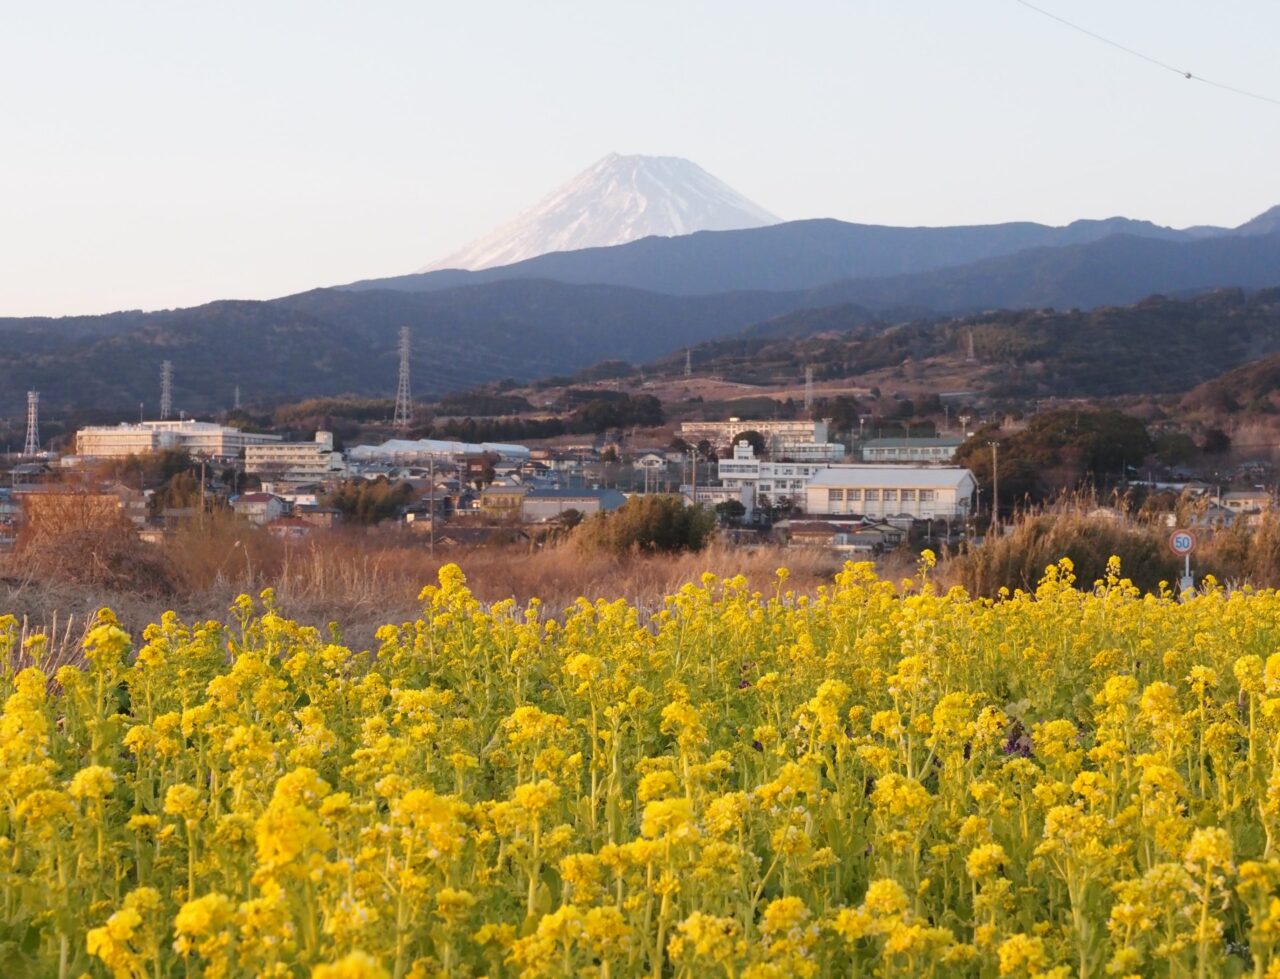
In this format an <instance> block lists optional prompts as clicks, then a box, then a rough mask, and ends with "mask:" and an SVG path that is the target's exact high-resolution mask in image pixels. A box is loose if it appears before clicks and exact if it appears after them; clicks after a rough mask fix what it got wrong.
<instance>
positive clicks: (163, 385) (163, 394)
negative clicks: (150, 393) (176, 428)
mask: <svg viewBox="0 0 1280 979" xmlns="http://www.w3.org/2000/svg"><path fill="white" fill-rule="evenodd" d="M171 414H173V361H172V360H166V361H165V362H164V363H163V364H161V365H160V420H161V421H168V419H169V416H170V415H171Z"/></svg>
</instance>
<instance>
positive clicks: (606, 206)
mask: <svg viewBox="0 0 1280 979" xmlns="http://www.w3.org/2000/svg"><path fill="white" fill-rule="evenodd" d="M777 222H778V218H776V217H774V216H773V215H772V214H770V213H769V212H768V211H766V210H764V209H763V208H761V207H758V206H757V205H755V204H753V203H752V202H751V201H749V200H747V199H746V198H745V197H743V196H742V195H741V194H739V193H738V192H737V191H735V190H734V189H733V188H732V187H729V186H728V185H727V184H725V183H722V182H721V181H720V180H717V179H716V178H715V177H713V176H712V175H711V174H709V173H707V171H706V170H703V169H702V167H700V166H698V165H697V164H696V163H692V162H691V161H689V160H685V159H682V158H680V157H678V156H621V155H619V154H617V153H610V154H609V155H608V156H606V157H605V158H604V159H602V160H600V161H599V162H597V163H595V164H594V165H593V166H591V167H589V168H588V169H586V170H584V171H583V172H582V173H580V174H578V176H576V177H574V178H573V179H572V180H571V181H569V182H568V183H567V184H565V185H564V186H563V187H561V188H560V189H559V190H556V191H554V192H553V193H551V194H550V195H548V196H547V197H545V198H543V199H542V200H541V201H540V202H538V203H537V204H536V205H534V206H533V207H531V208H530V209H529V210H527V211H525V212H524V213H522V214H520V215H519V216H518V217H516V219H515V220H514V221H512V222H511V223H509V224H506V225H504V226H503V227H501V228H498V229H496V230H495V231H491V232H490V233H489V234H487V235H485V236H484V237H483V238H480V239H478V240H476V241H474V242H472V243H471V244H469V245H467V246H466V247H465V248H463V249H462V250H461V251H458V252H455V253H454V254H452V255H449V256H448V257H446V258H444V259H442V260H440V261H439V262H436V263H434V264H432V265H430V266H428V267H427V268H426V269H423V270H422V271H424V272H426V271H431V270H433V269H443V268H462V269H484V268H492V267H494V266H498V265H510V264H511V263H512V262H519V261H521V260H523V259H526V258H533V257H534V256H535V255H544V254H546V253H547V252H559V251H569V250H572V249H575V248H595V247H599V246H605V245H621V244H624V243H626V242H628V241H635V240H636V239H637V238H645V237H648V236H649V235H663V236H674V235H687V234H691V233H693V232H694V231H725V230H730V229H733V228H758V227H761V226H763V225H766V224H776V223H777Z"/></svg>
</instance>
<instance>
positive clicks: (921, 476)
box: [809, 466, 973, 489]
mask: <svg viewBox="0 0 1280 979" xmlns="http://www.w3.org/2000/svg"><path fill="white" fill-rule="evenodd" d="M966 482H970V483H971V482H973V473H971V472H969V470H968V469H961V468H959V467H956V466H945V467H937V466H894V467H892V468H890V467H887V466H839V467H836V466H832V467H831V468H829V469H819V470H818V471H817V472H816V473H814V474H813V476H812V477H811V478H810V479H809V488H810V489H814V488H822V487H831V488H832V489H837V488H843V487H846V486H856V487H867V488H869V489H881V488H887V489H897V488H899V487H906V488H907V489H958V488H960V487H961V486H963V485H964V484H965V483H966Z"/></svg>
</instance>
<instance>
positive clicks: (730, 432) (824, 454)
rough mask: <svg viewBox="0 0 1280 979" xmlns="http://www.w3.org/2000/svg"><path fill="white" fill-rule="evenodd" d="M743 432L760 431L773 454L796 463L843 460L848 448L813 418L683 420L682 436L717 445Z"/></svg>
mask: <svg viewBox="0 0 1280 979" xmlns="http://www.w3.org/2000/svg"><path fill="white" fill-rule="evenodd" d="M742 432H759V433H760V434H761V435H762V436H763V437H764V441H765V446H766V448H767V449H768V452H769V455H770V456H772V457H773V458H775V459H793V460H795V461H796V462H839V461H840V460H841V459H843V458H844V456H845V448H844V446H843V445H841V444H840V443H839V442H829V441H827V439H828V435H829V429H828V426H827V423H826V422H825V421H821V420H812V419H785V420H773V421H750V420H745V421H744V420H743V419H741V418H730V419H729V420H728V421H724V422H681V424H680V437H681V438H682V439H684V440H685V441H686V442H689V443H691V444H697V443H698V442H701V441H702V440H703V439H706V440H707V441H708V442H710V443H711V444H712V445H713V446H715V447H716V448H723V447H725V446H728V445H733V444H734V443H735V442H736V441H737V437H738V435H740V434H741V433H742Z"/></svg>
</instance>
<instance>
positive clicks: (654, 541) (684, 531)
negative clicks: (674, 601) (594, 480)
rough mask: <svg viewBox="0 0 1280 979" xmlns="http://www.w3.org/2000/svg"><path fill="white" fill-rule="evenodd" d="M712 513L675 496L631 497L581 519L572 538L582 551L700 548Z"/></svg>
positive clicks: (712, 524)
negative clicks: (614, 508)
mask: <svg viewBox="0 0 1280 979" xmlns="http://www.w3.org/2000/svg"><path fill="white" fill-rule="evenodd" d="M715 523H716V521H715V516H714V515H713V514H712V512H711V511H710V510H707V509H705V508H703V507H700V506H686V505H685V503H684V501H683V500H681V499H680V497H678V496H668V495H662V494H650V495H647V496H633V497H631V498H630V499H629V500H627V502H626V503H625V504H623V505H622V506H621V507H619V508H618V509H617V510H614V511H613V512H611V513H605V512H601V513H597V514H595V515H594V516H592V517H591V518H590V519H588V520H585V521H583V523H582V525H581V526H579V527H578V529H577V530H576V531H575V532H574V539H575V540H576V541H577V543H578V546H579V547H581V548H583V549H584V550H588V551H592V550H599V551H609V552H611V553H614V554H628V553H632V552H640V553H646V554H652V553H667V554H670V553H677V552H679V551H700V550H702V548H703V547H705V546H706V544H707V542H708V541H709V540H710V539H711V535H712V533H713V532H714V531H715Z"/></svg>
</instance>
